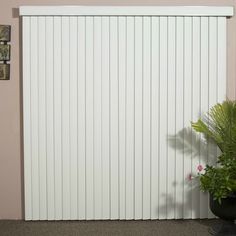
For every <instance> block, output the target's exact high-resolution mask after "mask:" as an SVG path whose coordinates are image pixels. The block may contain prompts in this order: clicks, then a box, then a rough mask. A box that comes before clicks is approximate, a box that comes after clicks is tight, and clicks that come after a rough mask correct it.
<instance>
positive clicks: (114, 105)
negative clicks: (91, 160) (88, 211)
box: [110, 17, 119, 219]
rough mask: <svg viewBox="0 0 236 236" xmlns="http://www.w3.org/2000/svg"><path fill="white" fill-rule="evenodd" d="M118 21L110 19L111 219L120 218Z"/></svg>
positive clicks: (113, 18) (115, 18)
mask: <svg viewBox="0 0 236 236" xmlns="http://www.w3.org/2000/svg"><path fill="white" fill-rule="evenodd" d="M118 96H119V95H118V21H117V17H110V128H111V129H110V142H111V143H110V144H111V146H110V147H111V150H110V160H111V163H110V168H111V169H110V171H111V172H110V178H111V199H110V201H111V209H110V211H111V219H118V218H119V199H118V197H119V188H118V187H119V159H118V158H119V153H118V147H119V146H118V145H119V143H118V135H119V133H118V129H119V123H118V116H119V114H118V105H119V97H118Z"/></svg>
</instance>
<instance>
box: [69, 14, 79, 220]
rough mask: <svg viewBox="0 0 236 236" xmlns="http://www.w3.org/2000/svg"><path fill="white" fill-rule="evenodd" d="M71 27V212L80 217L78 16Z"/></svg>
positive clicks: (74, 216)
mask: <svg viewBox="0 0 236 236" xmlns="http://www.w3.org/2000/svg"><path fill="white" fill-rule="evenodd" d="M69 23H70V27H69V36H70V37H69V38H70V39H69V40H70V41H69V47H70V48H69V56H70V58H69V61H70V66H69V69H70V84H69V85H70V88H69V89H70V105H69V108H70V120H69V122H70V124H69V125H70V152H71V153H70V170H71V171H70V187H71V189H70V212H71V219H77V218H78V211H77V209H78V196H77V194H78V189H77V188H78V176H77V175H78V169H77V168H75V167H76V166H78V158H77V157H78V146H77V144H78V140H77V137H78V136H77V130H78V126H77V125H78V122H77V121H78V117H77V115H78V112H77V108H78V104H77V102H78V99H77V95H78V91H77V88H78V85H77V78H78V75H77V73H78V70H77V64H78V62H77V56H78V54H77V53H78V49H77V47H78V43H77V42H78V38H77V37H78V32H77V29H78V26H77V17H70V20H69Z"/></svg>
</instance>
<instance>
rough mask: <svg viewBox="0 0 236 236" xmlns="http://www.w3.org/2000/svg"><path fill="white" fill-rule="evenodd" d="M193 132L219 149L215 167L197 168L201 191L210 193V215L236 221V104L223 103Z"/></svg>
mask: <svg viewBox="0 0 236 236" xmlns="http://www.w3.org/2000/svg"><path fill="white" fill-rule="evenodd" d="M192 128H193V129H194V130H195V131H196V132H199V133H202V134H203V135H204V136H205V137H206V139H207V140H209V139H211V140H212V141H213V142H214V143H215V144H216V145H217V146H218V148H219V149H220V151H221V154H220V155H219V156H218V157H217V159H216V163H215V165H212V166H210V165H207V166H206V167H205V168H204V171H202V168H201V166H200V167H198V169H199V173H198V177H199V179H200V187H201V189H202V190H203V191H208V192H209V193H210V208H211V211H212V212H213V213H214V214H215V215H216V216H218V217H220V218H222V219H225V220H235V219H236V101H229V100H227V101H224V102H223V103H222V104H216V105H215V106H213V107H212V108H211V109H210V111H209V113H207V114H206V115H205V116H204V117H203V118H201V119H199V120H198V121H197V122H192Z"/></svg>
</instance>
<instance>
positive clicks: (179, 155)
mask: <svg viewBox="0 0 236 236" xmlns="http://www.w3.org/2000/svg"><path fill="white" fill-rule="evenodd" d="M183 27H184V17H176V115H175V117H176V121H175V122H176V136H175V137H174V142H175V143H176V160H175V168H176V171H175V176H176V177H175V179H176V183H175V184H176V190H175V218H176V219H180V218H183V216H184V215H183V205H184V199H183V184H184V176H183V161H184V152H183V151H184V145H183V141H182V140H183V128H184V124H183V119H184V116H183V114H184V106H183V105H184V96H183V95H184V87H183V86H184V80H183V78H184V71H183V68H184V38H183V37H184V34H183V32H184V28H183Z"/></svg>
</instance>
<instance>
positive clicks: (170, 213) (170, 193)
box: [167, 17, 176, 219]
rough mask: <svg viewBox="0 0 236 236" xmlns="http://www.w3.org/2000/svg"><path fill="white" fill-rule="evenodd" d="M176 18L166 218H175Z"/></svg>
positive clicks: (171, 42) (171, 20)
mask: <svg viewBox="0 0 236 236" xmlns="http://www.w3.org/2000/svg"><path fill="white" fill-rule="evenodd" d="M175 25H176V18H175V17H168V55H167V56H168V137H167V139H168V147H169V148H168V157H167V158H168V160H167V175H168V179H167V218H168V219H174V217H175V208H174V201H175V185H173V183H174V182H175V165H174V164H173V163H175V162H176V159H175V150H176V147H175V142H173V137H175V125H176V124H175V114H176V102H175V99H176V81H175V80H176V73H175V72H176V70H175V66H176V64H175V63H176V61H175V60H176V55H175V53H176V48H175V45H176V28H175Z"/></svg>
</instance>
